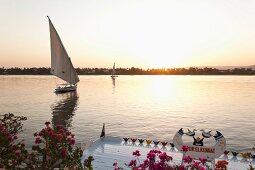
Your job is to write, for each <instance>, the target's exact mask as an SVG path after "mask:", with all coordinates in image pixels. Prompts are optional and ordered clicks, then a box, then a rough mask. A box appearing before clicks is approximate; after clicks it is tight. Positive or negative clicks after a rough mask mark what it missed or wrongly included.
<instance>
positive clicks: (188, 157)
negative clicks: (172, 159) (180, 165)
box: [183, 156, 192, 163]
mask: <svg viewBox="0 0 255 170" xmlns="http://www.w3.org/2000/svg"><path fill="white" fill-rule="evenodd" d="M183 161H184V163H191V162H192V157H191V156H184V157H183Z"/></svg>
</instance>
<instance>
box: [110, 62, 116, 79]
mask: <svg viewBox="0 0 255 170" xmlns="http://www.w3.org/2000/svg"><path fill="white" fill-rule="evenodd" d="M111 77H112V78H115V77H118V76H117V75H116V72H115V63H114V64H113V67H112V75H111Z"/></svg>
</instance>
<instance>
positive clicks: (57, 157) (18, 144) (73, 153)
mask: <svg viewBox="0 0 255 170" xmlns="http://www.w3.org/2000/svg"><path fill="white" fill-rule="evenodd" d="M0 118H1V119H0V168H5V169H31V170H32V169H39V170H40V169H53V168H59V169H84V168H88V169H93V168H92V164H91V162H92V161H93V157H92V158H90V159H89V160H86V161H85V162H86V164H85V163H84V164H82V163H81V156H82V150H81V148H80V147H76V146H74V144H75V139H74V134H72V133H71V132H69V131H67V130H65V129H64V128H63V127H62V126H60V125H58V126H57V127H56V128H55V129H53V128H52V127H50V122H46V123H45V125H46V127H44V128H43V129H42V130H41V131H39V132H36V133H35V134H34V136H35V145H33V146H32V151H30V152H28V151H27V149H26V148H25V144H24V143H23V141H24V140H18V137H17V134H18V133H20V132H21V131H22V127H23V124H22V121H25V120H27V118H26V117H23V116H15V115H14V114H12V113H9V114H5V115H2V116H1V117H0Z"/></svg>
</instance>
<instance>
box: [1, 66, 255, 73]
mask: <svg viewBox="0 0 255 170" xmlns="http://www.w3.org/2000/svg"><path fill="white" fill-rule="evenodd" d="M75 70H76V72H77V73H78V74H79V75H109V74H111V71H112V69H108V68H76V69H75ZM115 71H116V73H117V74H118V75H255V70H253V69H251V68H234V69H226V70H221V69H216V68H210V67H204V68H198V67H189V68H158V69H141V68H135V67H131V68H116V69H115ZM0 75H51V73H50V68H47V67H40V68H35V67H33V68H18V67H13V68H4V67H2V68H0Z"/></svg>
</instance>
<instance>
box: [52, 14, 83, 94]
mask: <svg viewBox="0 0 255 170" xmlns="http://www.w3.org/2000/svg"><path fill="white" fill-rule="evenodd" d="M47 17H48V16H47ZM48 19H49V26H50V44H51V73H52V74H53V75H55V76H56V77H58V78H60V79H62V80H64V81H66V82H67V83H65V84H60V85H58V87H57V88H56V89H55V93H63V92H69V91H75V90H76V88H77V83H78V82H79V81H80V80H79V77H78V75H77V73H76V71H75V69H74V67H73V64H72V62H71V59H70V57H69V56H68V54H67V52H66V50H65V47H64V45H63V43H62V41H61V39H60V37H59V35H58V33H57V31H56V29H55V27H54V26H53V24H52V22H51V20H50V18H49V17H48Z"/></svg>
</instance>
